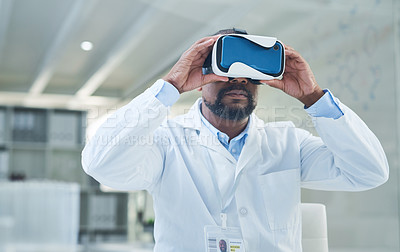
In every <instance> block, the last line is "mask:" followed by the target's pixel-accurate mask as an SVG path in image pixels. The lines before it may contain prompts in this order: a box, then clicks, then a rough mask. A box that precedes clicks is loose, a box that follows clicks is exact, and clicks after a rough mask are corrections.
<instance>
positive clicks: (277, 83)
mask: <svg viewBox="0 0 400 252" xmlns="http://www.w3.org/2000/svg"><path fill="white" fill-rule="evenodd" d="M260 82H261V83H264V84H267V85H268V86H271V87H274V88H278V89H281V90H283V85H284V82H283V81H282V80H276V79H275V80H262V81H260Z"/></svg>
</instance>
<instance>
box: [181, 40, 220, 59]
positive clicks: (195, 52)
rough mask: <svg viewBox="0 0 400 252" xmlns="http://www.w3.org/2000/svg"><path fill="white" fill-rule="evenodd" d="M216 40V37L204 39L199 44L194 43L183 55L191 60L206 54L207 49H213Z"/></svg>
mask: <svg viewBox="0 0 400 252" xmlns="http://www.w3.org/2000/svg"><path fill="white" fill-rule="evenodd" d="M214 42H215V40H214V39H209V40H206V41H203V42H201V43H199V44H195V45H193V46H192V47H191V48H189V49H188V50H187V51H186V52H185V53H184V54H183V56H184V57H186V58H189V59H191V60H194V59H196V58H198V57H199V54H200V57H201V55H202V54H204V53H205V52H207V51H210V50H211V47H212V46H213V45H214Z"/></svg>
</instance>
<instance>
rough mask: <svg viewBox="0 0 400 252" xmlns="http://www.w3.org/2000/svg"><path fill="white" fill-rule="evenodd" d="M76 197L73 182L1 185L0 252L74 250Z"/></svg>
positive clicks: (7, 183)
mask: <svg viewBox="0 0 400 252" xmlns="http://www.w3.org/2000/svg"><path fill="white" fill-rule="evenodd" d="M79 194H80V187H79V185H78V184H75V183H62V182H2V183H0V206H1V207H0V237H2V238H1V239H0V251H39V250H40V251H52V252H53V251H74V248H76V246H77V242H78V232H79ZM38 249H39V250H38Z"/></svg>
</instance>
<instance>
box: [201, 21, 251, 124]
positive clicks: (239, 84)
mask: <svg viewBox="0 0 400 252" xmlns="http://www.w3.org/2000/svg"><path fill="white" fill-rule="evenodd" d="M232 33H234V34H247V32H246V31H245V30H239V29H235V28H233V29H224V30H220V31H218V32H216V33H215V35H217V34H222V35H223V34H232ZM201 90H202V98H203V102H204V104H205V105H206V107H207V108H208V109H209V110H210V111H211V112H212V113H214V114H215V115H217V116H218V117H220V118H222V119H227V120H231V121H241V120H243V119H245V118H247V117H248V116H249V115H250V114H251V113H252V112H253V110H254V109H255V107H256V105H257V91H258V85H255V84H253V83H252V82H250V80H249V79H246V78H230V80H229V81H228V82H212V83H209V84H207V85H204V86H203V87H202V88H201Z"/></svg>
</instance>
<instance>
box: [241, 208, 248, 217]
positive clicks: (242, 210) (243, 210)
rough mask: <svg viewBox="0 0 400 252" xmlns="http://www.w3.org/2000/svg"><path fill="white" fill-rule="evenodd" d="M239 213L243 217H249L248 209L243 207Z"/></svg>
mask: <svg viewBox="0 0 400 252" xmlns="http://www.w3.org/2000/svg"><path fill="white" fill-rule="evenodd" d="M239 213H240V215H242V216H246V215H247V209H246V208H245V207H242V208H240V210H239Z"/></svg>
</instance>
